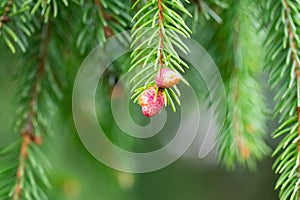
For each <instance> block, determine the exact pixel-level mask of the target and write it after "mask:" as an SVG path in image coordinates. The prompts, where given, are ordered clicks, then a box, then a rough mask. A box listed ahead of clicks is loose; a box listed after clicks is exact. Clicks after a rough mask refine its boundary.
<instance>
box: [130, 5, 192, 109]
mask: <svg viewBox="0 0 300 200" xmlns="http://www.w3.org/2000/svg"><path fill="white" fill-rule="evenodd" d="M139 3H140V4H141V5H142V6H141V8H140V9H139V10H138V11H137V12H136V14H135V16H134V17H133V19H132V21H133V22H134V25H133V28H132V29H133V30H132V43H131V47H132V48H133V49H134V51H133V52H132V54H131V58H132V61H131V68H130V69H129V71H132V70H135V73H136V75H135V76H134V77H133V78H132V80H131V84H132V87H131V88H132V89H131V92H132V93H133V94H132V97H131V98H132V99H133V100H134V102H137V101H138V99H139V97H140V95H141V94H142V92H143V91H144V90H146V89H147V88H150V87H152V86H154V85H156V83H155V77H159V76H160V72H161V69H162V68H163V67H164V68H169V69H171V70H173V71H175V72H176V73H178V74H179V71H181V72H184V67H186V68H188V65H187V64H186V63H185V62H184V61H183V60H182V59H181V58H180V56H179V55H178V53H177V51H178V50H180V51H183V52H184V53H186V54H187V53H188V52H189V49H188V48H187V46H186V45H185V44H184V43H183V41H182V39H181V38H180V37H185V38H188V37H190V33H191V30H190V29H189V27H188V26H187V25H186V24H185V22H184V20H183V19H182V17H181V15H180V14H178V13H185V14H187V15H189V16H191V15H190V14H189V12H188V11H187V9H186V8H185V7H184V5H183V4H182V2H181V1H179V0H176V1H170V0H155V1H147V2H142V1H140V0H139V1H136V2H135V3H134V5H133V6H132V9H135V8H136V7H137V6H138V4H139ZM183 80H184V79H183ZM176 92H178V90H176ZM176 92H174V91H173V90H172V89H171V88H166V89H164V90H163V94H164V98H165V99H166V101H165V105H167V104H170V105H171V106H172V109H173V110H174V111H176V107H175V103H174V102H175V101H176V102H177V103H178V104H179V105H180V102H179V96H180V93H179V92H178V93H176Z"/></svg>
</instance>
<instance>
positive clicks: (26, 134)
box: [13, 24, 50, 200]
mask: <svg viewBox="0 0 300 200" xmlns="http://www.w3.org/2000/svg"><path fill="white" fill-rule="evenodd" d="M41 36H42V39H41V40H42V42H41V46H40V50H39V53H40V61H39V64H38V68H37V71H36V75H35V81H34V83H33V87H32V95H31V99H30V102H29V114H28V116H27V119H26V121H27V122H26V124H25V128H24V130H23V131H22V133H21V135H22V137H23V139H22V145H21V150H20V156H19V166H18V169H17V181H16V186H15V189H14V192H13V200H19V199H21V194H22V185H21V184H22V182H23V179H24V173H25V172H24V171H25V170H26V161H27V156H28V153H27V149H28V147H29V146H30V145H32V142H33V143H35V144H37V145H40V144H42V138H41V137H40V136H38V135H36V132H35V130H34V124H33V123H34V122H33V120H34V118H35V117H36V116H35V115H36V111H35V107H36V106H37V99H38V95H39V88H38V87H39V85H40V81H41V79H42V76H43V74H44V72H45V64H46V63H45V59H46V57H47V49H48V43H49V39H50V24H46V25H45V26H44V28H43V31H42V35H41Z"/></svg>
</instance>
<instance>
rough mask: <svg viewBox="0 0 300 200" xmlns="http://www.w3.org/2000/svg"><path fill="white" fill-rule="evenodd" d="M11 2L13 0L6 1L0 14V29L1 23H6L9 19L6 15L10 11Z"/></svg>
mask: <svg viewBox="0 0 300 200" xmlns="http://www.w3.org/2000/svg"><path fill="white" fill-rule="evenodd" d="M13 3H14V0H8V1H7V4H6V6H5V8H4V13H3V15H2V16H0V30H1V29H2V27H3V25H4V24H7V23H8V22H9V20H10V19H9V16H8V15H9V13H10V11H11V7H12V5H13Z"/></svg>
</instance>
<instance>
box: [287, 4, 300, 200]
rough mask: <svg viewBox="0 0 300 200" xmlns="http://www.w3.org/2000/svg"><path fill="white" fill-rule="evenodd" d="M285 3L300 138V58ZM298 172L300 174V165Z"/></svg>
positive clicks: (299, 196)
mask: <svg viewBox="0 0 300 200" xmlns="http://www.w3.org/2000/svg"><path fill="white" fill-rule="evenodd" d="M283 3H284V5H283V6H284V11H285V14H284V16H285V21H286V29H287V30H288V38H289V40H288V41H289V48H291V59H292V62H293V64H292V66H293V69H291V70H294V71H295V78H296V79H297V88H295V90H297V108H296V114H297V120H298V129H297V130H298V137H299V138H300V72H299V60H298V59H297V56H298V51H299V50H298V47H297V43H296V39H295V33H294V31H293V29H292V23H293V22H292V21H291V20H290V18H289V16H291V8H290V6H289V4H288V2H287V0H284V1H283ZM298 154H300V139H299V140H298ZM298 159H299V161H298V162H300V156H299V158H298ZM298 173H299V175H300V165H299V166H298ZM298 198H299V199H300V186H299V189H298Z"/></svg>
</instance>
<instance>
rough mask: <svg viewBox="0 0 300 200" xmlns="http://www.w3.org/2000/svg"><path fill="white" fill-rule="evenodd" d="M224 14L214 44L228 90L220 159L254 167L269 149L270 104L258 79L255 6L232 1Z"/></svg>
mask: <svg viewBox="0 0 300 200" xmlns="http://www.w3.org/2000/svg"><path fill="white" fill-rule="evenodd" d="M223 13H224V14H223V15H222V16H223V17H222V18H223V20H224V25H218V29H217V30H215V31H216V33H215V35H214V36H213V38H212V42H211V44H213V43H215V45H212V46H211V47H210V48H211V51H212V52H214V54H215V57H216V59H215V60H216V63H217V65H218V66H219V69H220V72H221V75H222V77H223V80H224V84H225V88H226V92H227V105H226V108H227V114H226V119H225V127H224V131H223V132H222V133H221V134H220V135H219V146H218V150H219V161H220V162H221V163H222V164H224V165H225V166H226V167H227V168H228V169H233V168H235V166H236V165H237V164H240V165H245V166H247V167H249V168H250V169H254V168H255V167H256V160H258V159H262V158H263V156H265V155H266V154H267V153H268V151H269V149H268V147H267V146H266V144H265V142H264V137H265V121H266V106H265V104H264V98H263V97H262V88H261V84H260V82H259V80H258V78H257V76H258V75H259V74H258V73H259V71H260V65H261V63H259V62H257V61H259V60H260V56H259V53H261V52H259V51H258V50H259V46H260V43H258V41H259V40H256V41H252V40H251V39H253V38H257V30H256V28H255V27H254V24H255V19H256V15H255V7H254V5H253V3H251V2H250V1H231V3H230V8H229V9H228V10H224V11H223ZM216 41H217V42H216ZM224 52H226V53H225V54H224Z"/></svg>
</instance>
